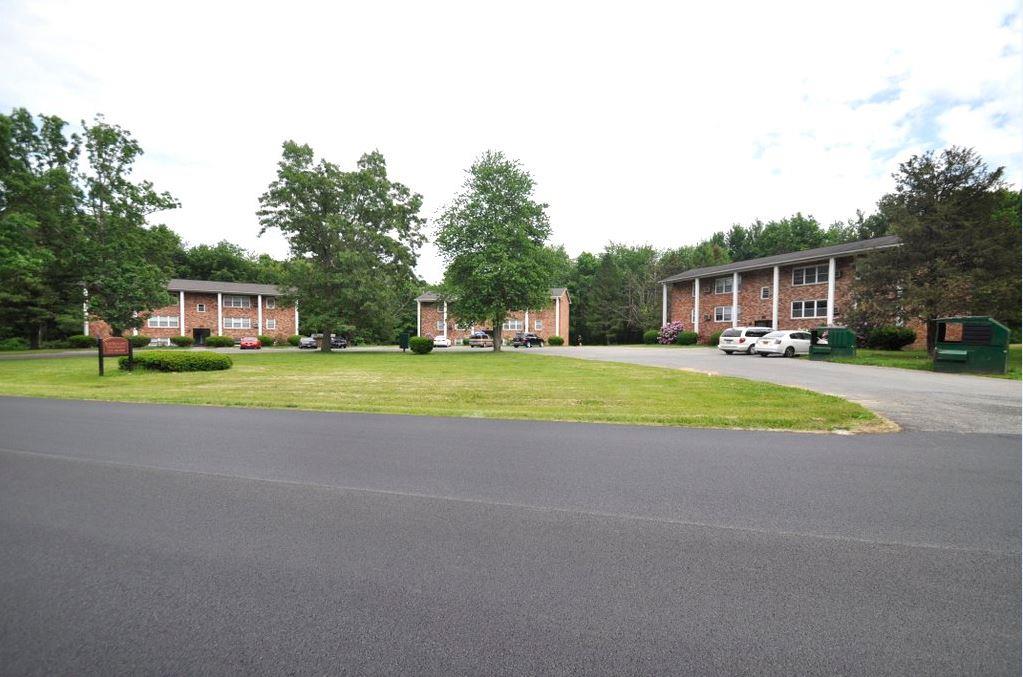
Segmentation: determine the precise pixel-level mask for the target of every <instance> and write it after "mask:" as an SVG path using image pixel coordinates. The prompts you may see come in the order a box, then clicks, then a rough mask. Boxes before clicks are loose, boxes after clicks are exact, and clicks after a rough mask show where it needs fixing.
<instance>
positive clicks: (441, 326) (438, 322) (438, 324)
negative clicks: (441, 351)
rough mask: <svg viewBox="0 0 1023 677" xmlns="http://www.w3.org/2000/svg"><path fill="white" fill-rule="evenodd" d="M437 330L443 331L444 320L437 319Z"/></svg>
mask: <svg viewBox="0 0 1023 677" xmlns="http://www.w3.org/2000/svg"><path fill="white" fill-rule="evenodd" d="M437 331H444V320H437Z"/></svg>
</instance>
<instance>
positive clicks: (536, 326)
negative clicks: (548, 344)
mask: <svg viewBox="0 0 1023 677" xmlns="http://www.w3.org/2000/svg"><path fill="white" fill-rule="evenodd" d="M533 331H543V320H535V321H534V322H533Z"/></svg>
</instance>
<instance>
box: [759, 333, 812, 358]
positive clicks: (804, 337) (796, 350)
mask: <svg viewBox="0 0 1023 677" xmlns="http://www.w3.org/2000/svg"><path fill="white" fill-rule="evenodd" d="M809 352H810V332H808V331H802V330H799V331H772V332H771V333H770V334H767V335H765V336H764V337H763V338H761V339H759V340H757V353H758V354H759V355H760V357H767V356H768V355H781V356H783V357H792V356H794V355H807V354H809Z"/></svg>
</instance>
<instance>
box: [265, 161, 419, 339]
mask: <svg viewBox="0 0 1023 677" xmlns="http://www.w3.org/2000/svg"><path fill="white" fill-rule="evenodd" d="M259 202H260V209H259V212H258V215H259V222H260V224H261V226H262V228H261V230H260V234H262V233H264V232H266V231H267V230H269V229H271V228H276V229H278V230H280V231H281V233H283V235H284V237H285V238H286V239H287V240H288V244H289V245H290V248H291V254H292V256H293V260H292V262H291V264H290V265H289V266H288V271H287V274H286V279H285V280H284V283H285V284H286V285H287V286H288V287H289V288H290V289H291V291H290V292H289V294H288V298H289V299H294V300H298V301H300V302H301V306H300V307H301V311H302V317H303V325H305V326H306V327H312V328H319V329H320V331H322V332H323V336H324V340H322V341H321V342H320V347H321V350H324V351H329V350H330V335H331V334H332V333H333V332H334V331H335V330H336V329H338V328H340V327H341V326H346V325H349V326H355V327H356V328H363V329H368V330H370V331H372V330H376V331H378V332H379V331H381V327H379V326H378V325H380V323H383V322H390V321H392V320H394V315H395V308H396V305H397V303H396V299H398V298H400V297H402V296H404V295H406V294H408V290H409V289H410V284H409V283H410V282H411V281H413V280H414V279H415V277H414V272H413V269H414V267H415V264H416V257H417V254H418V251H419V248H420V247H421V246H422V243H423V240H424V238H423V235H422V228H423V225H424V220H423V219H422V218H421V217H420V216H419V210H420V208H421V207H422V202H423V200H422V197H421V196H420V195H419V194H417V193H413V192H412V191H411V190H409V189H408V188H407V187H406V186H404V185H402V184H401V183H397V182H395V181H392V180H391V179H390V178H388V176H387V164H386V162H385V161H384V156H383V155H381V154H380V153H379V152H375V151H374V152H372V153H367V154H365V155H363V156H362V157H361V158H360V159H359V162H358V164H357V166H356V168H355V170H353V171H347V172H346V171H342V170H341V168H340V167H338V166H337V165H335V164H333V163H331V162H327V161H326V160H323V159H321V160H319V161H317V160H316V158H315V156H314V154H313V150H312V148H310V147H309V146H307V145H300V144H298V143H295V142H294V141H286V142H285V143H284V145H283V152H282V156H281V160H280V162H279V163H278V164H277V178H276V179H275V180H274V181H273V182H272V183H271V184H270V186H269V188H268V189H267V191H266V192H265V193H264V194H263V195H262V196H261V197H260V198H259Z"/></svg>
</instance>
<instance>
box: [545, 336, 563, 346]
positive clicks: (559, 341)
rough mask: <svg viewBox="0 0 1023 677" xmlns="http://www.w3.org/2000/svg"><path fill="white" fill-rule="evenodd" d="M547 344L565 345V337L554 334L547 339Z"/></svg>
mask: <svg viewBox="0 0 1023 677" xmlns="http://www.w3.org/2000/svg"><path fill="white" fill-rule="evenodd" d="M547 345H549V346H563V345H565V339H563V338H561V337H560V336H552V337H550V338H549V339H547Z"/></svg>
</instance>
